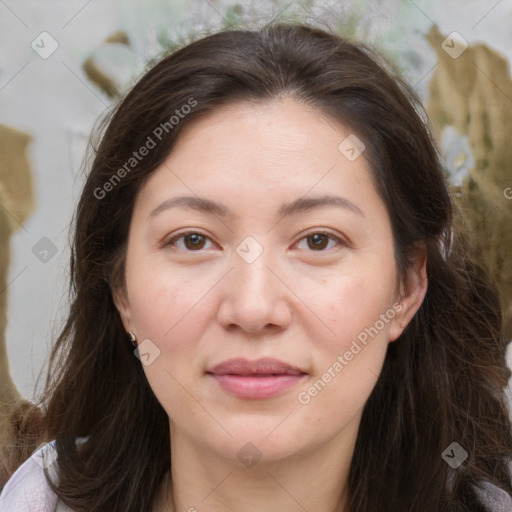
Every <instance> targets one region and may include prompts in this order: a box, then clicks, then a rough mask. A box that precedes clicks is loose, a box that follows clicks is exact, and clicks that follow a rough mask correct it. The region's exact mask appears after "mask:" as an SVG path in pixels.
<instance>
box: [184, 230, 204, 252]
mask: <svg viewBox="0 0 512 512" xmlns="http://www.w3.org/2000/svg"><path fill="white" fill-rule="evenodd" d="M184 240H185V247H186V248H187V249H190V250H194V249H202V248H203V246H204V243H205V237H204V236H203V235H200V234H199V233H191V234H189V235H185V236H184Z"/></svg>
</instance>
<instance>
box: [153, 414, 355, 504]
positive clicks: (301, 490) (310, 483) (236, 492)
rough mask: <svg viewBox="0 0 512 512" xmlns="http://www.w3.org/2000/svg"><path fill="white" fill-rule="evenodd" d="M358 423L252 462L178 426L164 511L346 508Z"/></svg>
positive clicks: (174, 438)
mask: <svg viewBox="0 0 512 512" xmlns="http://www.w3.org/2000/svg"><path fill="white" fill-rule="evenodd" d="M357 426H358V425H357V424H356V425H355V428H354V429H351V428H350V426H347V429H344V431H343V432H340V433H339V434H338V435H337V436H336V437H335V438H334V439H332V440H331V441H329V443H327V444H325V445H323V446H322V447H320V448H318V447H316V448H315V449H314V450H311V451H310V452H305V453H301V454H294V455H292V456H289V457H287V458H286V459H280V460H274V461H272V460H270V461H265V460H264V457H262V459H261V460H260V461H258V462H257V463H256V464H255V465H254V466H252V467H244V466H243V465H242V464H240V462H239V461H238V460H236V459H235V460H233V459H227V458H223V457H222V456H220V455H219V454H217V453H214V452H211V451H208V450H207V449H205V447H204V446H198V445H197V444H195V443H194V442H192V441H191V440H190V439H189V438H186V437H182V436H180V435H179V432H176V431H174V432H173V435H171V455H172V464H171V468H172V470H171V473H170V475H169V476H170V479H171V481H172V485H171V486H170V488H171V492H170V493H169V496H168V498H167V501H168V503H170V505H167V508H161V509H159V512H160V510H161V512H164V511H165V512H169V511H180V512H181V511H186V512H202V511H203V510H208V511H209V512H230V511H236V512H277V511H279V512H281V511H282V510H286V511H288V512H304V510H323V511H326V512H327V511H328V512H344V510H345V506H346V501H347V492H346V483H347V478H348V473H349V468H350V462H351V459H352V455H353V451H354V446H355V439H356V436H357ZM171 430H172V429H171ZM349 430H350V432H349ZM166 480H167V478H166ZM164 485H167V484H166V483H164Z"/></svg>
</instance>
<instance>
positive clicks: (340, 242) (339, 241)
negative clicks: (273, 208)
mask: <svg viewBox="0 0 512 512" xmlns="http://www.w3.org/2000/svg"><path fill="white" fill-rule="evenodd" d="M187 235H200V236H202V237H204V238H207V239H208V240H210V241H211V239H210V237H209V236H208V235H207V234H206V233H204V232H202V231H200V230H197V229H196V230H193V231H185V232H183V233H179V234H177V235H175V236H173V237H172V238H170V239H169V240H168V241H167V242H165V243H164V247H170V246H173V245H174V243H175V242H176V241H177V240H179V239H181V238H184V237H186V236H187ZM313 235H325V236H327V237H328V238H329V239H331V240H334V241H336V242H337V244H338V246H342V247H347V246H348V245H349V244H348V243H347V242H346V241H344V240H342V239H341V238H340V237H338V236H336V235H333V234H332V233H330V232H328V231H322V230H316V231H310V232H308V233H306V234H305V235H304V236H303V237H302V238H300V239H299V240H298V242H301V241H302V240H305V239H307V238H308V237H311V236H313ZM298 242H296V243H298ZM338 249H339V247H338ZM183 250H184V251H185V252H202V251H203V249H199V250H197V251H193V250H188V249H183ZM331 250H332V248H331V249H321V250H318V251H315V250H309V251H308V252H318V253H321V252H324V253H325V252H330V251H331Z"/></svg>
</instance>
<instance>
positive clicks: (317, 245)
mask: <svg viewBox="0 0 512 512" xmlns="http://www.w3.org/2000/svg"><path fill="white" fill-rule="evenodd" d="M301 244H302V247H301ZM346 245H347V244H346V243H345V242H344V241H343V240H342V239H341V238H339V237H337V236H335V235H333V234H331V233H328V232H324V231H314V232H310V234H307V235H306V236H305V237H303V238H301V239H300V240H299V242H298V248H299V249H302V250H305V251H309V252H322V253H331V252H334V251H337V250H339V249H341V248H342V247H343V246H346Z"/></svg>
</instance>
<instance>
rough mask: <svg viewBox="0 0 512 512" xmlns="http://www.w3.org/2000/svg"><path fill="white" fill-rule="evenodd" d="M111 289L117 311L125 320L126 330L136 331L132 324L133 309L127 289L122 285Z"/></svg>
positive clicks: (122, 319) (123, 320)
mask: <svg viewBox="0 0 512 512" xmlns="http://www.w3.org/2000/svg"><path fill="white" fill-rule="evenodd" d="M111 291H112V298H113V300H114V304H115V306H116V309H117V311H119V315H120V317H121V321H122V322H123V326H124V329H125V331H126V332H128V331H131V332H134V330H133V325H132V317H131V310H130V305H129V302H128V298H127V296H126V290H125V289H124V288H123V287H121V288H115V289H112V290H111Z"/></svg>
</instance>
